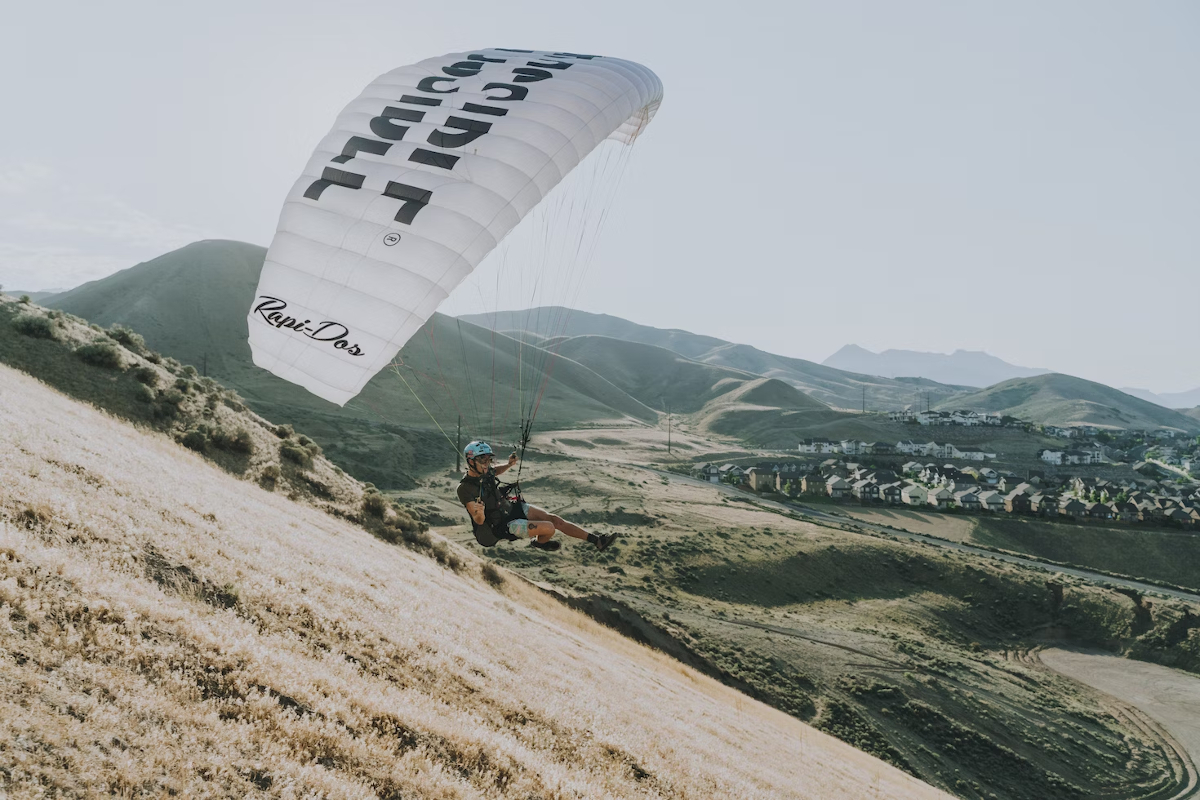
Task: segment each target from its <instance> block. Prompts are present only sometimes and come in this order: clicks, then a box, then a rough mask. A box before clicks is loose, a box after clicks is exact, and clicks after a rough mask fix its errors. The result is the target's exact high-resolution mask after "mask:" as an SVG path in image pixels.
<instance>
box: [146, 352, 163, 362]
mask: <svg viewBox="0 0 1200 800" xmlns="http://www.w3.org/2000/svg"><path fill="white" fill-rule="evenodd" d="M146 360H147V361H149V362H150V363H151V364H161V363H162V360H163V358H162V356H161V355H159V354H158V353H156V352H154V351H153V350H151V351H150V352H149V353H146Z"/></svg>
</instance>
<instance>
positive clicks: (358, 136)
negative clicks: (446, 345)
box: [249, 48, 662, 405]
mask: <svg viewBox="0 0 1200 800" xmlns="http://www.w3.org/2000/svg"><path fill="white" fill-rule="evenodd" d="M661 99H662V84H661V82H660V81H659V80H658V78H657V77H656V76H655V75H654V73H652V72H651V71H650V70H648V69H646V68H645V67H643V66H641V65H639V64H635V63H633V62H630V61H622V60H620V59H613V58H604V57H600V56H590V55H578V54H572V53H552V52H542V51H525V50H507V49H502V48H496V49H487V50H473V51H468V52H463V53H452V54H449V55H446V56H443V57H441V58H433V59H428V60H426V61H422V62H421V63H419V64H414V65H412V66H409V67H401V68H399V69H395V70H392V71H391V72H388V73H387V74H385V75H381V76H380V77H379V78H377V79H376V80H375V81H374V82H372V83H371V84H370V85H369V86H368V87H367V88H366V90H365V91H364V92H363V93H362V94H361V95H360V96H359V97H358V98H357V99H356V100H354V101H353V102H352V103H350V105H348V106H347V107H346V108H345V110H343V111H342V113H341V114H340V115H339V116H338V118H337V122H336V123H335V124H334V128H333V130H332V131H331V132H330V133H329V134H328V135H327V136H326V137H325V138H324V139H323V140H322V141H321V144H320V145H319V146H318V148H317V150H316V152H315V153H314V154H313V156H312V158H311V159H310V160H309V162H308V166H307V167H306V168H305V170H304V174H303V175H302V176H301V177H300V179H299V180H298V181H297V182H296V184H295V186H294V187H293V188H292V190H291V192H290V193H289V194H288V197H287V200H286V202H285V203H284V206H283V211H282V213H281V215H280V218H279V227H278V230H277V232H276V234H275V238H274V240H273V241H272V242H271V247H270V249H269V250H268V251H267V257H266V263H265V264H264V265H263V270H262V276H261V277H260V279H259V285H258V291H257V293H256V295H255V298H254V302H253V304H252V305H251V308H250V313H249V331H250V347H251V350H252V351H253V354H254V363H255V364H256V365H257V366H259V367H262V368H264V369H267V370H270V371H271V372H273V373H275V374H276V375H278V376H279V377H281V378H284V379H286V380H289V381H292V382H293V383H297V384H299V385H301V386H303V387H304V388H306V389H308V390H309V391H310V392H312V393H313V394H316V395H318V396H320V397H323V398H325V399H326V400H329V401H331V402H334V403H337V404H338V405H344V404H345V403H346V402H347V401H349V400H350V399H351V398H352V397H354V396H355V395H356V394H358V393H359V392H360V391H361V390H362V388H363V386H364V385H365V384H366V383H367V381H368V380H370V378H371V377H372V376H373V375H375V373H377V372H379V371H380V370H381V369H383V368H385V367H386V366H388V364H389V363H390V362H391V361H392V359H393V358H394V357H395V356H396V353H397V352H398V351H399V350H400V348H401V347H402V346H403V345H404V343H405V342H407V341H408V339H409V337H411V336H412V335H413V334H414V333H416V332H417V331H418V330H420V328H421V326H422V325H424V324H425V322H426V320H428V319H429V317H430V316H431V315H432V314H433V312H434V310H435V309H436V308H437V307H438V305H439V304H440V303H441V302H442V301H443V300H444V299H445V298H446V297H447V295H449V293H450V292H451V291H452V290H453V289H454V288H455V287H456V286H457V285H458V284H459V283H460V282H461V281H462V280H463V279H464V278H466V277H467V275H469V274H470V272H471V271H472V270H473V269H475V267H476V266H477V265H478V264H479V262H480V261H481V260H482V259H483V258H484V256H486V255H487V254H488V253H489V252H490V251H491V250H492V249H493V248H494V247H495V246H496V245H497V244H498V243H499V242H500V240H501V239H503V238H504V236H505V235H506V234H507V233H508V232H509V231H511V230H512V229H513V227H514V226H515V225H516V224H517V223H518V222H520V221H521V219H522V218H523V217H524V216H525V215H526V214H527V213H528V212H529V211H530V210H531V209H532V208H533V207H534V206H535V205H537V204H538V202H539V201H541V199H542V198H543V197H545V195H546V193H547V192H548V191H550V189H551V188H553V187H554V186H555V185H556V184H557V183H558V182H559V181H560V180H561V179H562V178H563V176H564V175H566V174H567V173H568V172H569V171H570V170H571V169H572V168H573V167H575V165H576V164H578V163H579V162H580V161H581V160H582V159H583V158H584V157H585V156H586V155H587V154H588V153H590V152H591V151H592V150H594V149H595V148H596V147H597V146H598V145H599V144H600V143H602V142H603V141H604V140H606V139H617V140H619V141H623V142H626V143H629V142H632V141H633V139H634V138H636V136H637V135H638V134H639V133H640V132H641V130H642V128H644V127H645V125H646V124H647V123H648V122H649V121H650V119H651V117H653V115H654V112H655V111H656V110H657V108H658V104H659V102H660V101H661Z"/></svg>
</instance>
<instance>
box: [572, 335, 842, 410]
mask: <svg viewBox="0 0 1200 800" xmlns="http://www.w3.org/2000/svg"><path fill="white" fill-rule="evenodd" d="M555 347H556V349H557V350H558V352H559V353H560V354H561V355H563V356H565V357H567V358H570V359H572V360H574V361H578V362H579V363H581V364H583V365H585V366H587V367H588V368H590V369H592V370H593V371H595V372H597V373H598V374H600V375H603V376H604V377H605V378H607V379H608V380H609V381H611V382H612V383H614V384H616V385H617V386H618V387H620V388H621V389H622V390H623V391H625V392H627V393H628V394H630V395H631V396H633V397H635V398H637V399H638V400H640V401H642V402H643V403H645V404H646V405H648V406H652V407H656V408H658V409H659V410H660V411H665V410H666V408H667V406H668V405H669V406H670V407H671V409H672V410H673V411H675V412H678V413H690V412H693V411H699V410H700V409H701V408H702V407H703V406H704V405H705V404H706V403H708V402H709V401H711V400H713V399H714V398H717V397H720V396H722V395H724V394H726V393H728V392H731V391H733V390H734V389H735V388H737V387H740V386H744V385H745V384H747V383H749V382H761V378H760V377H759V376H758V375H756V374H754V373H752V372H744V371H742V370H738V369H734V368H732V367H723V366H720V365H716V364H705V363H703V362H699V361H693V360H692V359H689V358H686V357H684V356H682V355H680V354H678V353H675V352H672V351H671V350H668V349H666V348H662V347H657V346H655V345H650V344H641V343H638V342H628V341H622V340H620V339H612V338H609V337H607V336H575V337H571V338H569V339H566V340H564V341H562V342H559V343H557V344H556V345H555ZM789 388H790V387H789ZM785 402H788V403H801V404H803V405H805V406H812V407H815V408H826V406H825V405H824V404H823V403H820V402H818V401H817V400H814V399H812V398H810V397H807V396H806V395H804V394H802V393H801V392H799V391H797V390H795V389H792V390H791V392H790V393H789V394H788V397H787V398H786V400H785Z"/></svg>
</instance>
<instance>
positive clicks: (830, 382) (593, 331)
mask: <svg viewBox="0 0 1200 800" xmlns="http://www.w3.org/2000/svg"><path fill="white" fill-rule="evenodd" d="M462 319H464V320H468V321H470V322H472V323H474V324H477V325H481V326H483V327H488V328H494V329H495V330H501V331H503V330H510V331H531V332H533V333H535V334H537V335H539V336H550V337H561V336H568V337H570V336H584V335H597V336H608V337H611V338H614V339H624V340H626V341H631V342H640V343H642V344H651V345H655V346H657V347H663V348H665V349H667V350H672V351H674V352H676V353H679V354H680V355H682V356H686V357H687V358H690V359H693V360H695V361H702V362H704V363H707V364H713V365H715V366H723V367H729V368H730V369H735V370H741V371H743V372H750V373H753V374H755V375H760V376H763V377H767V378H778V379H780V380H782V381H785V382H787V383H790V384H792V385H793V386H795V387H796V388H798V389H800V390H801V391H803V392H805V393H807V394H811V395H812V396H813V397H815V398H816V399H818V400H820V401H821V402H822V403H825V404H827V405H830V406H834V407H836V408H848V409H861V408H862V405H863V390H864V389H865V390H866V404H867V408H868V410H872V411H880V410H889V409H899V408H904V407H906V406H908V405H921V406H923V405H924V403H925V395H926V393H928V395H929V397H930V399H931V400H938V399H941V398H947V397H950V396H953V395H955V394H957V393H959V392H964V391H970V388H971V387H968V386H947V385H944V384H940V383H935V382H933V381H930V380H925V379H924V378H900V379H893V378H878V377H873V376H871V375H861V374H857V373H853V372H845V371H843V370H840V369H835V368H833V367H826V366H822V365H821V364H816V363H813V362H812V361H805V360H804V359H801V358H788V357H786V356H777V355H774V354H772V353H767V352H764V351H762V350H759V349H757V348H755V347H750V346H748V345H740V344H732V343H730V342H726V341H724V340H722V339H716V338H713V337H711V336H701V335H698V334H694V333H688V332H687V331H681V330H664V329H662V328H652V327H650V326H648V325H638V324H636V323H633V322H629V321H627V320H623V319H620V318H618V317H612V316H609V315H607V314H590V313H588V312H585V311H574V310H571V309H564V308H558V307H552V306H544V307H539V308H532V309H527V310H524V311H501V312H498V313H495V314H468V315H465V316H463V317H462Z"/></svg>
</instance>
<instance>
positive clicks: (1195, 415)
mask: <svg viewBox="0 0 1200 800" xmlns="http://www.w3.org/2000/svg"><path fill="white" fill-rule="evenodd" d="M1179 413H1181V414H1183V415H1184V416H1188V417H1191V418H1192V419H1197V420H1200V406H1196V407H1195V408H1189V409H1186V410H1183V411H1180V412H1179Z"/></svg>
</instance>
